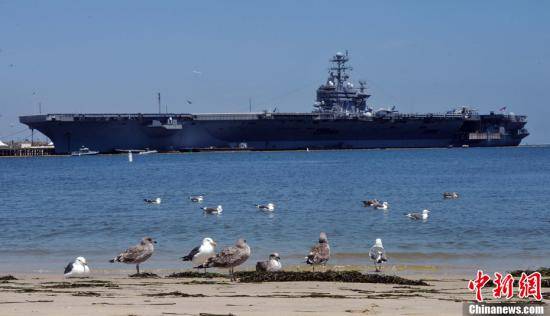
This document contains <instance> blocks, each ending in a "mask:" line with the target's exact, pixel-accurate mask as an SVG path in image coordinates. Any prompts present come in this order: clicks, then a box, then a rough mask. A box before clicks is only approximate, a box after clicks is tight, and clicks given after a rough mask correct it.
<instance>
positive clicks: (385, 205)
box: [373, 202, 390, 210]
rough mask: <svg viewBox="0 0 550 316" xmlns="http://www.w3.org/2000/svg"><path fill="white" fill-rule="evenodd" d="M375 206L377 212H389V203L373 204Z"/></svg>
mask: <svg viewBox="0 0 550 316" xmlns="http://www.w3.org/2000/svg"><path fill="white" fill-rule="evenodd" d="M373 206H374V208H375V209H377V210H387V209H388V207H389V206H390V205H389V204H388V202H382V203H377V204H373Z"/></svg>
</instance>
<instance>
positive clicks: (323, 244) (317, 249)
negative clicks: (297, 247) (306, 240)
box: [306, 232, 330, 272]
mask: <svg viewBox="0 0 550 316" xmlns="http://www.w3.org/2000/svg"><path fill="white" fill-rule="evenodd" d="M329 259H330V246H329V245H328V239H327V234H325V233H324V232H321V234H319V243H318V244H317V245H315V246H313V247H311V250H310V251H309V254H308V255H307V257H306V263H307V264H311V265H312V267H313V272H315V265H317V264H322V265H324V264H326V263H327V261H328V260H329Z"/></svg>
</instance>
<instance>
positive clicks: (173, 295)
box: [145, 291, 206, 297]
mask: <svg viewBox="0 0 550 316" xmlns="http://www.w3.org/2000/svg"><path fill="white" fill-rule="evenodd" d="M145 296H152V297H165V296H169V297H206V296H205V295H203V294H188V293H183V292H180V291H174V292H166V293H153V294H145Z"/></svg>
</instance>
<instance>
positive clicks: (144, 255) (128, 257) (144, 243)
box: [109, 237, 157, 274]
mask: <svg viewBox="0 0 550 316" xmlns="http://www.w3.org/2000/svg"><path fill="white" fill-rule="evenodd" d="M156 243H157V242H156V241H154V240H153V238H151V237H143V239H141V241H140V243H139V244H137V245H135V246H133V247H130V248H128V249H126V250H125V251H124V252H122V253H120V254H119V255H118V256H116V257H115V258H113V259H111V260H109V262H111V263H114V262H122V263H127V264H132V263H135V264H136V270H137V274H139V264H140V263H142V262H145V260H147V259H149V258H150V257H151V256H152V255H153V252H154V251H155V246H154V245H153V244H156Z"/></svg>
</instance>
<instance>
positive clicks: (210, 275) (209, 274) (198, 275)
mask: <svg viewBox="0 0 550 316" xmlns="http://www.w3.org/2000/svg"><path fill="white" fill-rule="evenodd" d="M167 278H206V279H213V278H229V276H228V275H225V274H221V273H212V272H206V273H200V272H191V271H184V272H176V273H172V274H170V275H168V276H167Z"/></svg>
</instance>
